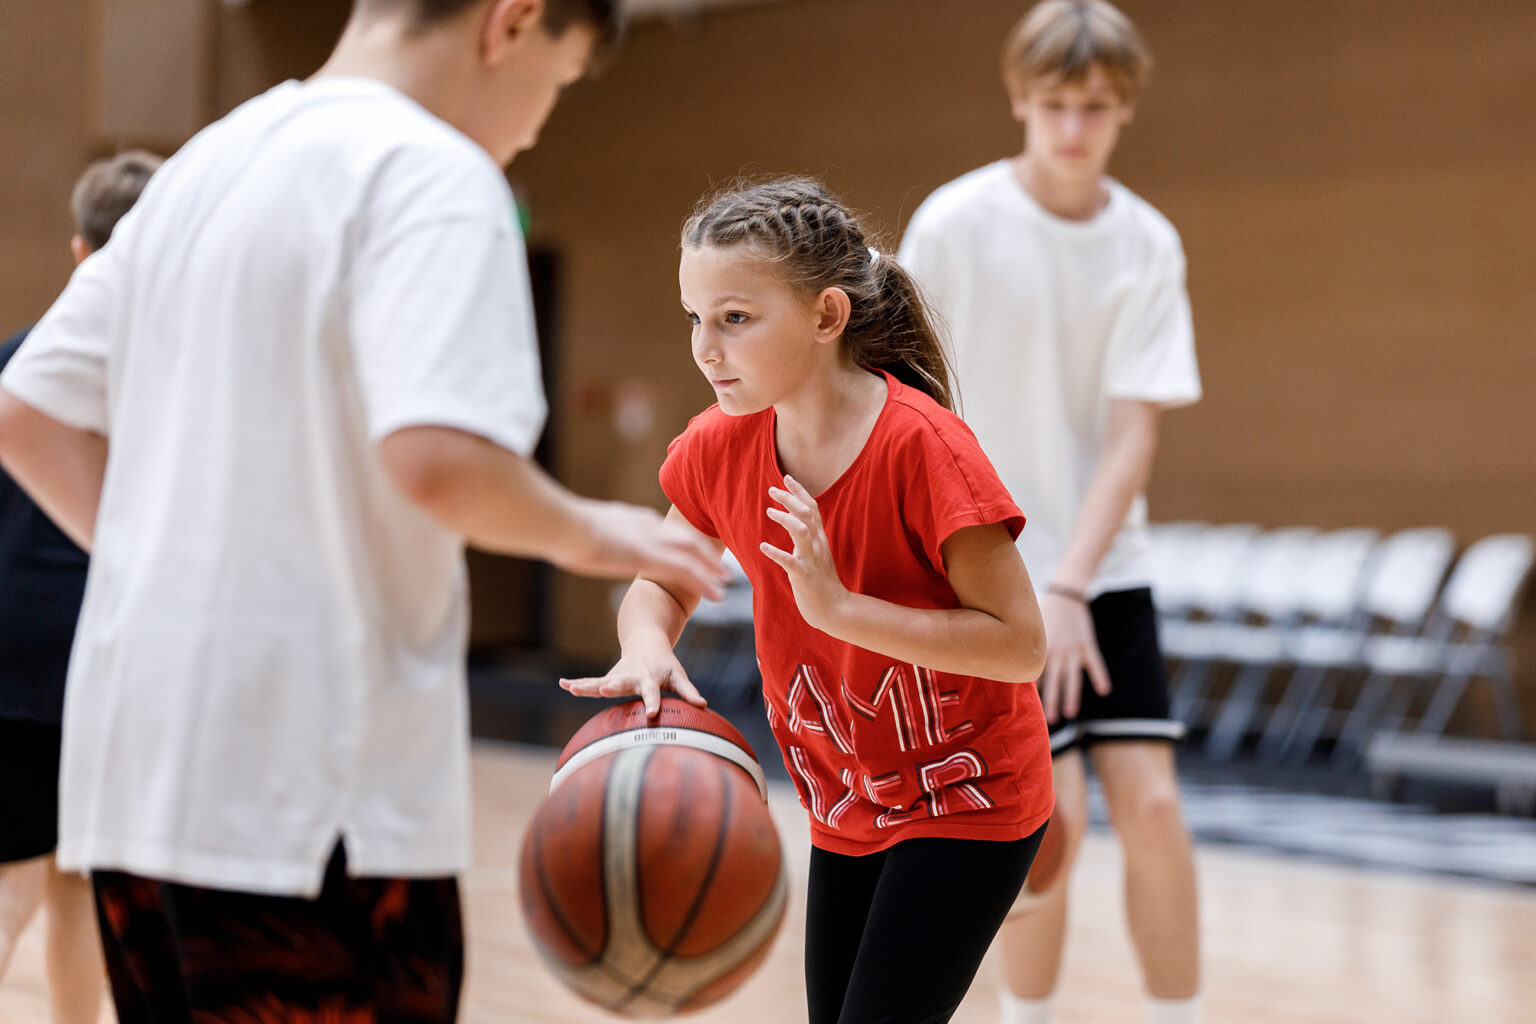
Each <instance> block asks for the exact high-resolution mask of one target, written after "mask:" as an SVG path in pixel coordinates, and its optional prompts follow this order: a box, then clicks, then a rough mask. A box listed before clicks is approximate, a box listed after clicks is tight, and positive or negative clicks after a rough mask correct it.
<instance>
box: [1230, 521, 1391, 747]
mask: <svg viewBox="0 0 1536 1024" xmlns="http://www.w3.org/2000/svg"><path fill="white" fill-rule="evenodd" d="M1268 536H1270V537H1273V538H1274V539H1273V541H1272V544H1273V547H1272V548H1271V550H1269V551H1268V552H1267V555H1266V557H1265V559H1264V560H1263V562H1262V563H1260V564H1256V565H1254V566H1253V567H1252V570H1251V571H1253V572H1254V573H1255V578H1254V579H1253V580H1251V581H1250V583H1249V586H1250V588H1251V590H1250V593H1249V595H1248V597H1247V600H1246V604H1247V606H1248V608H1249V609H1250V611H1251V612H1253V613H1254V614H1255V615H1257V616H1260V617H1261V618H1262V622H1261V623H1260V624H1258V625H1243V626H1239V627H1235V628H1234V630H1233V634H1232V637H1231V640H1230V646H1231V655H1230V660H1233V661H1236V662H1238V663H1239V664H1240V665H1241V666H1242V667H1241V668H1240V670H1239V672H1238V674H1237V676H1236V678H1234V679H1233V682H1232V686H1231V689H1230V690H1229V691H1228V693H1227V696H1226V697H1225V699H1223V701H1222V703H1221V709H1220V711H1219V712H1218V713H1217V715H1216V717H1215V719H1214V720H1213V721H1212V723H1211V729H1210V732H1209V734H1208V735H1207V736H1206V744H1205V749H1206V752H1207V754H1208V755H1209V756H1211V757H1212V758H1215V759H1225V758H1228V757H1231V756H1232V755H1233V754H1235V753H1236V752H1237V749H1238V748H1239V747H1240V746H1241V745H1242V742H1243V739H1244V738H1245V737H1246V736H1247V735H1248V733H1249V731H1250V729H1252V728H1253V727H1254V726H1255V724H1256V722H1257V721H1258V719H1259V718H1260V716H1261V715H1262V714H1263V712H1264V711H1265V710H1266V709H1269V708H1270V707H1271V705H1268V704H1266V703H1265V701H1264V699H1263V698H1264V694H1265V692H1266V691H1267V690H1268V689H1269V684H1270V678H1271V676H1272V675H1273V674H1274V671H1275V669H1276V668H1279V667H1285V666H1291V665H1294V664H1295V663H1296V657H1295V653H1294V650H1295V647H1296V645H1297V638H1298V636H1299V635H1300V630H1301V629H1302V628H1303V627H1304V626H1305V625H1307V624H1309V623H1310V624H1328V625H1337V624H1338V623H1340V622H1342V621H1343V620H1345V619H1346V618H1348V617H1349V615H1350V614H1351V613H1352V612H1353V610H1354V608H1355V606H1356V604H1357V601H1358V597H1359V591H1360V581H1361V576H1362V573H1363V570H1364V566H1365V564H1366V560H1367V559H1368V558H1369V555H1370V551H1371V549H1372V548H1373V547H1374V546H1375V544H1376V540H1377V534H1376V533H1375V532H1374V531H1372V530H1336V531H1333V532H1331V533H1325V534H1318V533H1317V532H1316V531H1313V530H1306V529H1299V530H1277V531H1274V533H1273V534H1271V535H1268Z"/></svg>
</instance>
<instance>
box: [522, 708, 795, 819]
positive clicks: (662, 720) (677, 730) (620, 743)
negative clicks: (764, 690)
mask: <svg viewBox="0 0 1536 1024" xmlns="http://www.w3.org/2000/svg"><path fill="white" fill-rule="evenodd" d="M656 743H664V744H679V745H682V746H687V747H695V748H697V749H699V750H703V751H707V752H708V753H711V754H714V755H716V756H717V757H723V758H725V759H726V760H727V761H730V762H731V763H732V764H734V765H736V766H738V767H739V768H741V770H742V771H744V772H746V773H747V774H748V775H749V776H751V778H752V781H753V783H755V784H756V786H757V792H758V794H759V795H760V796H761V797H762V798H763V799H764V800H767V799H768V784H767V780H766V779H765V778H764V777H763V767H762V765H760V764H758V763H757V756H756V755H755V754H754V753H753V752H752V745H751V744H749V743H748V742H747V740H746V737H744V736H742V734H741V733H740V732H739V731H738V730H737V728H736V727H735V726H734V725H732V724H731V723H730V722H728V721H726V720H725V719H724V718H722V717H721V716H720V715H717V714H715V713H714V712H713V711H710V710H709V709H707V708H701V707H695V706H694V705H692V704H689V703H688V702H687V701H685V700H680V699H679V698H677V697H662V698H661V710H660V711H658V712H657V714H656V717H655V718H651V717H649V716H648V715H646V713H645V704H644V703H642V702H641V701H638V700H632V701H625V702H624V703H622V704H614V705H612V706H610V707H608V708H605V709H603V710H602V711H600V712H598V713H597V714H595V715H593V716H592V717H591V718H590V719H588V720H587V722H586V724H584V725H583V726H582V727H581V728H580V729H577V730H576V735H574V736H572V737H571V739H570V742H568V743H567V744H566V745H565V749H564V750H562V751H560V757H559V759H558V760H557V761H556V762H555V774H554V777H553V778H551V779H550V780H549V788H550V790H551V791H553V790H555V789H556V788H557V787H559V785H560V783H561V782H563V781H564V780H565V779H566V778H568V777H569V776H570V775H571V774H572V773H573V772H575V771H576V770H577V769H578V768H580V767H581V766H582V765H584V764H587V763H588V762H590V761H595V760H597V759H598V758H600V757H602V756H604V755H605V754H611V753H613V752H614V751H617V750H622V749H624V748H625V747H633V746H642V745H645V744H656Z"/></svg>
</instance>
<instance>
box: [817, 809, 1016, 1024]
mask: <svg viewBox="0 0 1536 1024" xmlns="http://www.w3.org/2000/svg"><path fill="white" fill-rule="evenodd" d="M1044 834H1045V829H1044V827H1042V828H1040V829H1039V830H1038V831H1036V832H1035V833H1034V834H1033V835H1031V836H1029V837H1027V838H1025V839H1018V840H1014V841H1012V842H989V841H986V840H980V839H908V840H906V841H905V842H901V843H897V844H896V845H895V846H893V847H891V848H890V849H888V850H884V851H882V852H880V853H872V854H869V855H868V856H864V857H847V856H843V855H842V854H836V853H827V852H826V851H824V850H818V849H814V848H813V849H812V850H811V878H810V886H809V892H808V893H807V896H806V915H805V989H806V998H807V1001H808V1002H809V1004H810V1024H942V1022H943V1021H947V1020H949V1018H950V1017H951V1016H952V1015H953V1014H954V1012H955V1009H956V1008H957V1007H958V1006H959V1005H960V1000H962V999H964V998H965V993H966V990H967V989H968V988H970V987H971V979H972V978H974V977H975V976H976V969H977V968H978V967H980V966H981V959H982V957H984V956H986V953H987V947H988V946H990V945H991V944H992V937H993V936H994V935H996V934H997V930H998V928H1000V927H1002V924H1003V919H1004V918H1005V917H1007V916H1008V910H1009V908H1011V907H1012V906H1013V901H1014V899H1015V898H1016V897H1017V896H1018V894H1019V888H1020V886H1022V885H1023V884H1024V876H1025V875H1027V874H1028V873H1029V865H1030V863H1031V862H1032V861H1034V859H1035V852H1036V851H1037V850H1039V848H1040V838H1041V836H1043V835H1044Z"/></svg>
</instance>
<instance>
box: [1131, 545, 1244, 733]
mask: <svg viewBox="0 0 1536 1024" xmlns="http://www.w3.org/2000/svg"><path fill="white" fill-rule="evenodd" d="M1180 525H1181V528H1180V529H1179V530H1177V531H1176V532H1174V533H1172V534H1167V535H1161V534H1159V535H1154V541H1153V545H1152V587H1153V591H1154V596H1155V598H1156V601H1157V609H1158V615H1159V620H1158V641H1159V644H1160V646H1161V647H1162V650H1163V654H1164V656H1166V657H1167V658H1168V659H1169V660H1171V661H1173V662H1175V663H1177V668H1176V669H1175V671H1174V672H1173V673H1172V676H1171V679H1170V686H1169V688H1170V690H1171V691H1172V695H1173V717H1174V718H1176V719H1177V720H1179V721H1181V722H1184V723H1185V724H1186V725H1190V726H1195V725H1197V724H1199V723H1200V722H1202V721H1203V719H1204V713H1205V708H1206V697H1205V694H1206V689H1207V685H1208V682H1209V678H1210V672H1211V668H1212V663H1213V661H1214V660H1215V658H1216V657H1217V654H1218V646H1219V645H1218V644H1217V642H1216V637H1217V634H1218V633H1219V631H1220V630H1221V628H1223V627H1224V626H1226V625H1228V624H1230V623H1232V622H1235V621H1237V620H1238V619H1239V618H1240V617H1241V614H1242V608H1241V605H1240V603H1239V600H1238V598H1239V595H1240V593H1241V586H1240V584H1241V581H1242V578H1243V575H1242V566H1243V562H1244V555H1245V553H1246V551H1247V549H1248V546H1249V544H1250V543H1251V542H1252V541H1253V540H1254V538H1255V537H1258V536H1259V528H1258V527H1257V526H1251V525H1246V524H1242V525H1237V524H1234V525H1225V526H1205V525H1203V524H1200V523H1187V524H1180ZM1167 529H1173V528H1172V527H1168V528H1167ZM1170 542H1171V543H1170Z"/></svg>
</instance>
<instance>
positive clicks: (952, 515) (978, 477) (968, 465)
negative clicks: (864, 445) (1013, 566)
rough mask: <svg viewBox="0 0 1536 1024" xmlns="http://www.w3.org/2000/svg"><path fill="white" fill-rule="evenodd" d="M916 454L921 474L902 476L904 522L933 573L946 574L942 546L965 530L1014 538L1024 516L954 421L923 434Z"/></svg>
mask: <svg viewBox="0 0 1536 1024" xmlns="http://www.w3.org/2000/svg"><path fill="white" fill-rule="evenodd" d="M919 452H920V454H919V455H918V458H919V459H920V460H921V466H922V472H915V473H913V472H909V473H908V474H907V476H908V479H910V480H911V486H910V487H909V489H908V491H907V499H906V511H905V516H904V518H905V519H906V521H907V522H908V524H909V525H911V526H912V527H914V528H915V529H916V531H917V534H918V536H919V537H920V538H921V539H922V543H923V548H924V551H925V553H926V554H927V556H928V561H929V563H930V564H932V565H933V567H934V568H935V569H937V570H938V571H939V572H941V573H944V574H945V575H948V570H947V569H946V567H945V565H944V542H945V541H947V540H949V538H950V537H952V536H954V535H955V534H956V533H957V532H959V531H960V530H963V529H965V528H966V527H970V526H989V525H992V524H994V523H997V524H1000V525H1002V526H1003V527H1005V528H1006V529H1007V530H1008V536H1009V537H1010V538H1012V539H1014V540H1017V539H1018V536H1019V534H1020V532H1022V531H1023V529H1024V513H1023V512H1021V511H1020V510H1019V506H1018V505H1017V504H1015V503H1014V500H1013V497H1012V495H1010V494H1009V493H1008V489H1007V488H1006V487H1004V486H1003V482H1002V481H1001V480H1000V479H998V476H997V470H996V469H994V468H993V466H992V463H991V461H990V460H988V458H987V456H986V454H985V453H984V452H982V450H981V445H980V444H978V443H977V441H976V437H975V435H974V434H972V433H971V432H970V429H969V428H967V427H966V426H965V424H964V423H963V422H961V421H960V419H959V418H958V417H956V418H955V419H954V420H953V422H951V423H946V424H942V425H938V426H937V429H935V430H933V431H931V432H926V433H925V434H924V435H922V437H921V441H920V448H919ZM903 461H908V460H903Z"/></svg>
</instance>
